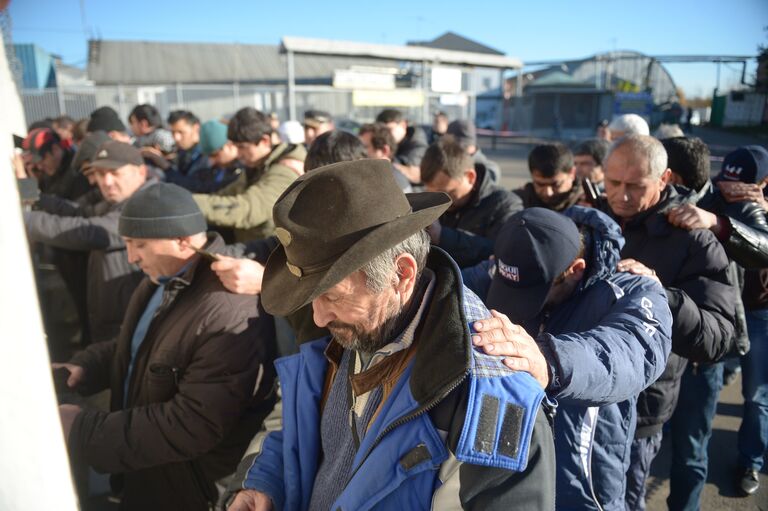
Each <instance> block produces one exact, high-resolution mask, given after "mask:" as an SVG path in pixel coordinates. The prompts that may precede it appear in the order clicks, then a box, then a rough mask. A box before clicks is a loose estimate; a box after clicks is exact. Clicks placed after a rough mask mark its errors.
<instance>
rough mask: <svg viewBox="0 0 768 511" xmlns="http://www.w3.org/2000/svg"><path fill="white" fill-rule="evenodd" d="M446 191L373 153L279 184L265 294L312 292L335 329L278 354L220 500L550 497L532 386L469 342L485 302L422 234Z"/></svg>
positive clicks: (483, 501)
mask: <svg viewBox="0 0 768 511" xmlns="http://www.w3.org/2000/svg"><path fill="white" fill-rule="evenodd" d="M449 204H450V199H449V198H448V196H447V195H445V194H443V193H420V194H408V195H404V194H403V193H402V192H401V191H400V189H399V188H398V186H397V184H396V183H395V180H394V178H393V177H392V171H391V167H390V165H389V163H388V162H386V161H382V160H360V161H355V162H343V163H338V164H334V165H329V166H326V167H324V168H321V169H318V170H315V171H312V172H310V173H309V174H307V175H305V176H303V177H301V178H299V179H298V180H296V181H295V182H294V183H293V184H292V185H291V186H290V187H289V188H288V190H286V192H285V193H284V194H283V195H282V197H281V198H280V199H279V200H278V202H277V204H276V205H275V208H274V219H275V225H276V226H277V229H276V234H277V236H278V238H279V239H280V242H281V245H280V246H279V247H278V248H277V249H276V250H275V251H274V252H273V253H272V255H271V256H270V258H269V261H268V262H267V265H266V270H265V273H264V282H263V290H262V299H263V303H264V306H265V308H266V309H267V310H268V312H271V313H273V314H276V315H287V314H291V313H292V312H294V311H296V310H298V309H300V308H301V307H303V306H304V305H307V304H310V303H311V304H312V310H313V317H314V322H315V323H316V324H317V326H319V327H325V328H327V330H328V331H329V332H330V335H328V336H325V337H323V338H320V339H317V340H315V341H311V342H307V343H304V344H302V345H301V348H300V352H299V353H298V354H296V355H293V356H290V357H286V358H283V359H280V360H278V362H277V363H276V366H277V371H278V375H279V379H280V385H281V393H282V402H281V406H279V407H277V408H276V409H275V411H273V413H272V415H271V416H270V418H268V419H267V421H266V423H265V424H266V428H265V430H264V431H262V432H261V433H260V434H259V435H257V437H256V438H255V439H254V441H253V442H252V443H251V447H250V448H249V452H248V454H247V455H246V456H245V458H244V459H243V461H242V462H241V464H240V467H239V470H238V475H237V476H236V478H235V481H234V483H233V484H232V485H231V486H230V489H231V494H230V495H229V496H228V498H227V499H226V503H227V504H229V507H228V509H229V510H230V511H236V510H237V511H239V510H246V509H248V510H265V509H272V508H275V509H287V510H305V509H310V510H320V509H322V510H327V509H355V510H359V509H409V510H410V509H441V510H442V509H492V510H493V509H513V508H514V509H553V508H554V450H553V440H552V431H551V427H550V424H549V423H548V421H547V417H546V414H545V411H544V409H545V406H544V405H543V404H542V399H543V398H544V393H543V389H542V387H541V385H540V384H539V383H538V382H537V380H535V379H534V378H533V377H532V376H531V375H529V374H528V373H524V372H515V371H512V370H510V369H508V368H507V367H506V366H505V365H504V364H503V363H502V360H501V357H494V356H488V355H485V354H483V353H481V352H480V351H478V350H477V349H475V348H474V347H473V345H472V340H471V335H472V334H471V332H472V327H473V324H474V322H475V321H476V320H479V319H483V318H486V317H488V316H489V313H488V310H487V309H486V308H485V307H484V306H483V304H482V302H481V301H480V300H479V299H478V298H477V296H475V295H474V294H473V293H472V292H471V291H469V290H468V289H467V288H464V287H463V286H462V284H461V277H460V275H459V270H458V267H457V266H456V264H455V263H454V262H453V261H452V260H451V259H450V257H449V256H447V254H445V253H444V252H443V251H441V250H440V249H438V248H435V247H432V248H431V249H430V246H429V237H428V236H427V235H426V233H425V231H424V229H425V227H427V226H428V225H430V224H431V223H432V222H434V221H435V220H436V219H437V218H438V217H439V216H440V214H442V213H443V212H444V211H445V210H446V208H447V207H448V205H449Z"/></svg>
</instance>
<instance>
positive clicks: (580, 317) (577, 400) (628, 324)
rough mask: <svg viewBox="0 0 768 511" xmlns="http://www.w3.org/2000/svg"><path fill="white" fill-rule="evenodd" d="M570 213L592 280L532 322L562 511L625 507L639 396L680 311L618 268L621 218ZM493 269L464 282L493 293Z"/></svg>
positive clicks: (468, 275)
mask: <svg viewBox="0 0 768 511" xmlns="http://www.w3.org/2000/svg"><path fill="white" fill-rule="evenodd" d="M564 214H566V215H567V216H569V217H571V219H573V220H574V222H576V224H577V225H578V226H579V228H580V231H581V232H582V234H583V235H584V237H585V259H586V260H587V269H586V273H585V276H584V278H583V279H582V281H581V283H580V284H579V287H578V288H577V289H576V291H575V292H574V294H573V295H571V296H570V297H569V299H567V300H566V301H565V302H563V303H561V304H559V305H557V306H555V307H554V308H553V309H551V310H548V311H545V312H543V313H542V314H541V315H540V316H539V317H538V318H535V319H534V320H532V321H530V322H529V323H528V324H525V325H524V326H525V328H526V330H527V331H528V333H529V334H530V335H532V336H534V338H536V341H537V343H538V344H539V346H540V347H541V348H542V351H544V352H545V353H547V352H549V354H550V356H549V357H547V358H548V360H549V361H550V363H551V367H550V374H551V375H552V382H551V383H550V386H549V387H548V388H547V394H548V396H549V397H551V398H556V399H557V402H558V409H557V416H556V417H555V452H556V459H557V499H556V502H557V509H560V510H571V509H573V510H576V509H578V510H583V509H594V510H597V509H603V510H619V509H621V510H623V509H624V491H625V474H626V471H627V468H628V466H629V449H630V444H631V442H632V439H633V437H634V431H635V421H636V414H637V412H636V409H635V405H636V400H637V395H638V394H639V393H640V392H641V391H642V390H643V389H645V388H646V387H647V386H649V385H650V384H651V383H653V382H654V381H655V380H656V379H657V378H658V377H659V375H661V373H662V372H663V371H664V367H665V365H666V362H667V358H668V356H669V352H670V349H671V327H672V316H671V313H670V310H669V306H668V304H667V298H666V294H665V292H664V289H663V288H662V287H661V285H660V284H659V283H658V282H656V281H655V280H652V279H650V278H647V277H641V276H637V275H632V274H629V273H617V272H616V264H617V263H618V262H619V260H620V255H619V251H620V250H621V247H622V246H623V244H624V239H623V237H622V235H621V231H620V229H619V226H618V225H617V224H616V223H615V222H614V221H613V220H611V219H610V218H609V217H608V216H607V215H605V214H603V213H601V212H599V211H597V210H595V209H589V208H583V207H580V206H573V207H571V208H568V209H567V210H565V211H564ZM489 268H490V269H492V266H491V264H490V263H486V264H485V265H484V267H481V268H478V267H475V268H473V269H470V270H467V271H465V272H464V275H465V282H466V284H467V285H468V286H469V287H470V288H471V289H475V290H476V291H477V290H479V291H480V292H481V293H482V292H486V294H487V288H488V286H489V285H490V280H491V277H490V274H489ZM484 290H485V291H484ZM481 296H484V295H482V294H481Z"/></svg>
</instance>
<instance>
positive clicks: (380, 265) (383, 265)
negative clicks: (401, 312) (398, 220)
mask: <svg viewBox="0 0 768 511" xmlns="http://www.w3.org/2000/svg"><path fill="white" fill-rule="evenodd" d="M429 243H430V241H429V235H428V234H427V231H426V230H424V229H421V230H419V232H417V233H416V234H412V235H411V236H409V237H408V238H406V239H404V240H403V241H401V242H400V243H398V244H397V245H395V246H394V247H391V248H388V249H386V250H385V251H384V252H382V253H381V254H379V255H377V256H376V257H375V258H374V259H373V260H371V261H369V262H368V263H366V264H365V266H363V267H362V268H360V271H362V272H363V274H364V275H365V283H366V286H367V287H368V289H369V290H370V291H371V292H372V293H375V294H378V293H381V292H382V291H384V289H385V288H386V287H387V286H389V285H393V283H394V282H395V281H396V272H397V268H396V267H395V260H396V259H397V258H398V256H400V254H411V255H412V256H413V258H414V259H415V260H416V268H417V275H416V276H417V277H418V276H419V275H421V271H422V270H423V269H424V265H425V264H426V262H427V254H428V253H429Z"/></svg>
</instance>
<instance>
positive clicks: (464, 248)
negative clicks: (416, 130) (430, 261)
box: [421, 135, 523, 268]
mask: <svg viewBox="0 0 768 511" xmlns="http://www.w3.org/2000/svg"><path fill="white" fill-rule="evenodd" d="M421 178H422V180H423V182H424V186H425V188H426V189H427V191H430V192H445V193H447V194H448V195H449V196H450V197H451V199H452V200H453V204H451V206H450V207H449V208H448V211H446V212H445V213H443V214H442V215H441V216H440V218H439V220H438V221H437V222H435V223H434V224H432V225H431V226H430V227H429V234H430V237H431V238H432V243H433V244H435V245H437V246H439V247H440V248H442V249H443V250H445V251H446V252H448V253H449V254H450V255H451V257H453V258H454V260H456V262H457V263H458V264H459V267H462V268H463V267H465V266H472V265H475V264H477V263H479V262H481V261H483V260H484V259H488V257H489V256H490V255H491V254H492V253H493V243H494V241H495V239H496V234H497V233H498V232H499V229H501V226H502V225H504V223H505V222H506V221H507V219H508V218H509V217H511V216H512V215H513V214H515V213H516V212H518V211H520V210H521V209H523V204H522V202H521V201H520V199H519V198H518V197H517V195H515V194H514V193H512V192H509V191H507V190H505V189H504V188H502V187H500V186H498V185H496V184H494V183H493V180H492V178H491V175H490V173H489V172H488V170H487V169H486V167H485V166H484V165H483V164H480V163H473V160H472V156H471V155H469V154H468V153H467V152H466V151H465V150H464V148H463V147H462V145H461V144H460V143H459V142H457V141H456V140H455V139H454V138H453V137H452V136H451V135H444V136H443V138H442V139H441V140H440V141H439V142H437V143H435V144H433V145H432V146H431V147H430V148H429V149H427V152H426V153H425V154H424V159H422V160H421Z"/></svg>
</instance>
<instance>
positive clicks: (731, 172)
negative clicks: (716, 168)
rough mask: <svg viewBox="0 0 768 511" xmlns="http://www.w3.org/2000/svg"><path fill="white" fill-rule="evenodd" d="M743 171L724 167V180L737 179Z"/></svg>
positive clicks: (727, 166)
mask: <svg viewBox="0 0 768 511" xmlns="http://www.w3.org/2000/svg"><path fill="white" fill-rule="evenodd" d="M743 170H744V169H743V168H742V167H736V166H734V165H725V166H724V167H723V174H724V176H723V177H725V178H727V179H739V176H740V175H741V172H742V171H743Z"/></svg>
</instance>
